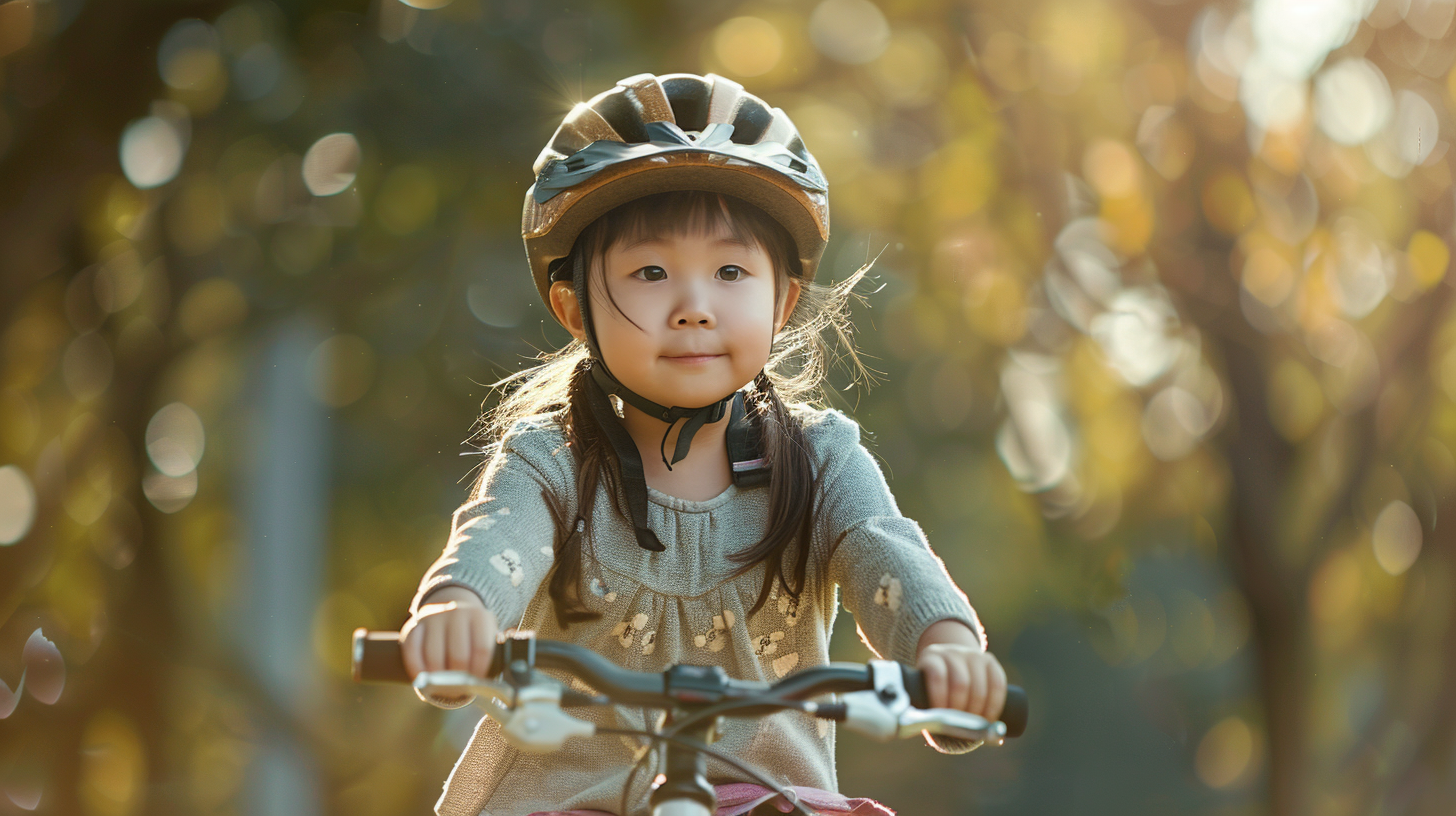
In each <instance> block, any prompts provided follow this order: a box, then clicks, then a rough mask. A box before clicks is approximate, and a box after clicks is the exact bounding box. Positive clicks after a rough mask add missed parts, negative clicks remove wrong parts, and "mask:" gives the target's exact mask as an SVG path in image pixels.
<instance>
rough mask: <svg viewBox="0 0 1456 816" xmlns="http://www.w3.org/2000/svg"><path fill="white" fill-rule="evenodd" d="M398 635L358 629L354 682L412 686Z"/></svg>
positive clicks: (355, 634) (356, 630) (355, 632)
mask: <svg viewBox="0 0 1456 816" xmlns="http://www.w3.org/2000/svg"><path fill="white" fill-rule="evenodd" d="M409 681H410V676H409V672H408V671H406V670H405V667H404V651H403V650H402V649H401V648H400V643H399V633H398V632H384V631H377V632H375V631H370V630H368V629H355V630H354V682H356V683H408V682H409Z"/></svg>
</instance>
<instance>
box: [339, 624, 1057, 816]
mask: <svg viewBox="0 0 1456 816" xmlns="http://www.w3.org/2000/svg"><path fill="white" fill-rule="evenodd" d="M353 658H354V659H353V666H354V680H355V681H356V682H399V683H410V678H409V674H408V672H407V671H406V670H405V667H404V658H403V657H402V655H401V652H400V642H399V633H398V632H387V631H369V630H367V629H358V630H355V632H354V651H353ZM537 668H542V669H556V670H560V671H564V672H566V673H568V674H570V675H572V676H574V677H576V678H577V679H579V680H581V681H582V682H583V683H585V684H586V685H587V686H589V687H590V688H591V689H592V690H594V691H595V692H596V693H594V694H593V693H588V692H583V691H578V690H576V689H573V688H569V687H566V686H563V685H562V684H561V683H559V682H558V681H556V680H555V679H553V678H550V677H548V676H545V675H543V674H541V673H538V672H537V671H536V669H537ZM488 674H489V675H490V677H497V676H500V677H501V680H498V681H497V680H490V679H486V678H482V677H475V676H473V675H471V674H469V673H467V672H462V671H437V672H421V673H420V674H419V675H418V676H417V677H416V678H415V679H414V681H413V683H412V685H413V686H414V687H415V688H416V689H419V690H420V691H421V692H428V691H430V690H431V689H438V688H452V689H460V688H464V689H468V690H469V691H471V692H472V693H474V694H476V695H477V699H478V700H480V702H481V705H480V708H481V709H482V710H483V711H484V712H485V715H486V716H488V717H490V718H491V719H494V720H496V721H497V722H499V723H500V724H501V726H502V730H503V733H504V734H505V738H506V739H507V740H508V741H509V742H510V743H511V744H512V745H514V746H515V747H516V748H517V749H519V750H522V751H534V752H547V751H557V750H560V749H561V747H562V746H563V745H564V744H565V743H566V741H567V740H568V739H571V738H573V737H589V736H592V735H593V734H618V735H623V736H634V737H646V738H648V739H651V740H654V741H657V742H662V743H664V744H665V746H666V757H665V762H664V765H665V767H664V773H663V781H662V783H661V784H659V785H658V786H657V787H656V788H654V789H653V792H652V795H651V798H650V805H651V808H652V816H712V814H713V813H714V812H715V810H716V808H717V805H718V803H717V797H716V794H715V791H714V789H713V786H712V785H711V784H709V783H708V781H707V777H706V768H707V757H709V756H711V757H714V758H716V759H719V760H721V761H723V762H724V763H726V764H728V765H730V766H732V767H734V768H737V769H738V770H739V771H741V772H742V773H744V774H746V775H747V776H749V777H752V778H753V779H755V780H757V781H758V783H759V784H760V785H762V786H763V787H765V788H766V789H768V790H771V791H775V792H777V793H778V794H780V795H783V796H784V797H785V799H787V800H788V801H790V802H792V803H793V805H794V808H795V811H797V812H799V813H803V814H805V816H813V813H812V812H811V811H809V810H808V809H806V808H805V807H804V806H803V805H802V804H801V803H799V802H798V801H796V799H795V797H793V796H792V795H791V794H792V792H791V791H786V790H784V789H782V788H780V786H779V785H777V784H776V783H774V782H773V781H772V780H771V779H769V778H768V777H767V776H766V775H764V774H762V773H760V772H759V771H757V770H755V769H753V768H751V767H749V766H748V765H746V764H745V763H742V762H740V761H739V760H737V759H735V758H733V757H731V756H728V755H726V754H723V753H721V752H719V751H716V750H714V749H713V748H712V747H711V743H712V742H713V741H714V732H715V731H716V730H717V725H718V722H719V719H720V718H721V717H724V716H735V717H747V716H762V715H765V714H772V713H775V712H778V711H786V710H794V711H802V712H805V713H807V714H811V715H813V716H815V717H819V718H822V719H828V720H833V721H835V722H839V723H841V724H843V725H844V726H845V727H846V728H849V729H851V730H854V731H858V732H860V733H862V734H865V735H867V736H869V737H871V738H873V739H877V740H880V741H882V742H884V741H888V740H891V739H896V738H900V737H913V736H915V735H916V734H919V733H920V732H922V731H926V732H929V733H931V734H937V735H942V736H947V737H955V738H959V739H967V740H974V741H979V742H983V743H994V744H996V745H1000V744H1002V743H1003V742H1004V741H1005V739H1006V738H1008V737H1016V736H1020V735H1021V733H1022V732H1023V731H1025V729H1026V720H1027V716H1028V713H1029V705H1028V701H1027V698H1026V692H1025V691H1024V690H1023V689H1021V688H1020V687H1018V686H1009V687H1008V688H1007V690H1006V704H1005V706H1004V708H1003V711H1002V715H1001V716H1002V719H1001V721H1000V722H989V721H987V720H986V719H985V718H983V717H980V716H978V715H975V714H970V713H967V712H964V711H956V710H953V709H945V708H930V707H929V700H928V697H927V695H926V692H925V682H924V678H923V677H922V676H921V674H920V672H919V671H918V670H917V669H915V668H913V667H910V666H906V665H904V664H901V663H898V662H895V661H891V660H871V661H869V662H868V663H865V664H859V663H830V664H827V665H824V666H816V667H813V668H809V669H804V670H802V671H799V672H795V673H793V674H790V675H789V676H787V677H785V678H783V679H782V680H780V681H778V682H776V683H773V684H769V683H764V682H761V681H756V680H736V679H734V678H731V677H729V676H728V675H727V673H726V672H724V671H723V669H722V668H721V667H718V666H695V665H690V664H678V665H674V666H670V667H668V668H667V669H666V670H665V671H662V672H638V671H632V670H629V669H624V668H622V667H620V666H618V665H616V664H615V663H612V662H611V661H610V660H608V659H607V658H605V657H603V656H602V655H600V654H598V653H597V652H594V651H592V650H591V649H588V648H586V647H584V646H579V645H577V644H573V643H562V642H559V641H551V640H537V639H536V637H535V635H534V633H531V632H514V633H511V634H510V635H509V636H504V637H503V638H502V640H501V643H500V645H499V646H498V647H497V648H496V650H495V654H494V656H493V658H492V661H491V666H490V670H489V672H488ZM830 693H838V694H840V695H841V697H840V701H839V702H833V703H820V702H815V701H813V700H811V699H809V698H812V697H817V696H820V695H824V694H830ZM489 701H495V702H489ZM589 705H633V706H643V707H649V708H659V709H665V710H667V711H668V712H669V716H668V718H667V720H666V722H665V724H664V725H665V727H664V729H663V730H662V731H639V730H635V729H626V728H603V727H600V726H597V725H595V724H594V723H590V722H586V721H584V720H580V719H577V718H576V717H572V716H570V715H569V714H566V713H565V712H563V711H562V710H561V709H562V708H563V707H567V708H570V707H577V706H589ZM644 759H645V756H644ZM640 764H641V763H640V761H639V765H638V767H640ZM638 767H634V768H633V775H635V773H636V771H637V770H638ZM631 786H632V777H631V776H629V777H628V780H627V784H626V786H625V788H626V790H624V791H623V800H624V801H623V807H622V808H621V810H622V813H624V814H625V813H627V807H626V802H625V800H626V798H627V793H626V791H627V790H630V789H631Z"/></svg>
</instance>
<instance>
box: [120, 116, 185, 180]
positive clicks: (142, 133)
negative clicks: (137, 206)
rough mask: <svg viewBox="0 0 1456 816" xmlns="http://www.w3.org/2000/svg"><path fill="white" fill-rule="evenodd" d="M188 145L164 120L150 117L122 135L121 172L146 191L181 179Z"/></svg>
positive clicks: (171, 125)
mask: <svg viewBox="0 0 1456 816" xmlns="http://www.w3.org/2000/svg"><path fill="white" fill-rule="evenodd" d="M186 150H187V144H186V141H185V139H184V138H183V135H182V133H181V131H180V130H179V129H178V127H177V126H176V125H175V124H173V123H172V122H169V121H167V120H166V119H163V118H162V117H160V116H147V117H145V118H142V119H138V120H136V121H134V122H132V123H131V124H129V125H127V126H126V130H124V131H122V134H121V171H122V172H123V173H125V174H126V179H127V181H130V182H131V183H132V184H133V185H135V186H136V187H138V188H140V189H143V190H146V189H149V188H152V187H160V186H162V185H163V184H166V183H167V182H169V181H171V180H172V179H174V178H176V177H177V172H178V171H179V170H181V169H182V157H183V154H184V153H186Z"/></svg>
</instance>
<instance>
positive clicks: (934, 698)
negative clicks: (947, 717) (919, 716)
mask: <svg viewBox="0 0 1456 816" xmlns="http://www.w3.org/2000/svg"><path fill="white" fill-rule="evenodd" d="M920 675H921V677H923V678H925V696H927V697H929V698H930V707H931V708H946V704H945V690H946V668H945V658H943V657H941V656H940V655H938V654H927V655H924V656H922V657H921V658H920Z"/></svg>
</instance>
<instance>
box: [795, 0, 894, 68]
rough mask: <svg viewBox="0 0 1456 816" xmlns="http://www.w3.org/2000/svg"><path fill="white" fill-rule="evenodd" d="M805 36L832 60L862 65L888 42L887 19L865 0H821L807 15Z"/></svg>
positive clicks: (881, 50) (870, 59)
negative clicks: (807, 35) (807, 28)
mask: <svg viewBox="0 0 1456 816" xmlns="http://www.w3.org/2000/svg"><path fill="white" fill-rule="evenodd" d="M809 38H810V39H811V40H813V42H814V46H815V47H816V48H818V49H819V51H820V52H821V53H823V54H824V55H825V56H827V57H829V58H830V59H832V60H836V61H838V62H844V63H848V64H850V65H863V64H864V63H867V62H871V61H873V60H874V59H875V58H876V57H878V56H879V55H880V54H882V53H883V52H884V50H885V47H886V46H888V45H889V44H890V23H889V21H888V20H886V19H885V15H884V12H882V11H880V9H879V7H878V6H876V5H875V4H874V3H871V2H870V1H869V0H824V2H822V3H820V4H819V5H818V6H815V7H814V11H813V13H812V14H810V15H809Z"/></svg>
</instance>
